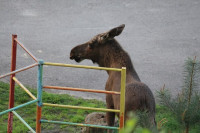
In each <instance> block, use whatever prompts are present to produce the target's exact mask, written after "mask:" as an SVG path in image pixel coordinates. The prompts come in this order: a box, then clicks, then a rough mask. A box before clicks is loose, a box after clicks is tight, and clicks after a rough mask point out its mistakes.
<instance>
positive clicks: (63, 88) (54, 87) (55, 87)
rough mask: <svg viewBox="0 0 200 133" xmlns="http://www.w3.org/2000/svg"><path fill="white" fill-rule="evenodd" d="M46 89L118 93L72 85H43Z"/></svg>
mask: <svg viewBox="0 0 200 133" xmlns="http://www.w3.org/2000/svg"><path fill="white" fill-rule="evenodd" d="M43 88H46V89H59V90H70V91H82V92H94V93H106V94H118V95H119V94H120V92H116V91H104V90H92V89H83V88H72V87H60V86H43Z"/></svg>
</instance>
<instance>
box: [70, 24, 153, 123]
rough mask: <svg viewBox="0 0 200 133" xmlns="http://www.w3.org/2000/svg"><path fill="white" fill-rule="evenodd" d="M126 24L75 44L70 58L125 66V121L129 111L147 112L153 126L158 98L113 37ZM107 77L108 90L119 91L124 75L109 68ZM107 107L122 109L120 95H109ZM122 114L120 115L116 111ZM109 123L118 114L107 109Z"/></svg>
mask: <svg viewBox="0 0 200 133" xmlns="http://www.w3.org/2000/svg"><path fill="white" fill-rule="evenodd" d="M124 27H125V25H124V24H122V25H120V26H118V27H115V28H113V29H111V30H109V31H108V32H105V33H101V34H98V35H96V36H94V37H93V38H92V39H91V40H90V41H88V42H86V43H84V44H80V45H78V46H76V47H74V48H73V49H72V50H71V52H70V59H71V60H75V61H76V62H78V63H79V62H81V61H82V60H84V59H89V60H91V61H92V62H93V63H97V64H98V65H99V66H100V67H111V68H122V67H126V70H127V71H126V88H125V89H126V91H125V121H126V120H127V119H128V113H129V112H130V111H146V112H148V117H149V122H150V123H151V125H152V126H155V125H156V121H155V99H154V96H153V94H152V92H151V90H150V89H149V87H148V86H147V85H145V84H144V83H142V82H141V81H140V78H139V76H138V74H137V72H136V71H135V69H134V67H133V65H132V61H131V59H130V57H129V55H128V53H127V52H126V51H124V50H123V48H122V47H121V45H120V44H119V43H118V42H117V41H116V39H115V38H114V37H115V36H118V35H120V34H121V33H122V31H123V29H124ZM107 73H108V79H107V82H106V85H105V90H107V91H118V92H120V80H121V74H120V73H119V72H115V71H107ZM106 106H107V108H109V109H119V108H120V96H119V95H112V94H106ZM116 115H118V117H119V114H116ZM106 121H107V124H108V126H113V125H114V121H115V113H114V112H107V113H106Z"/></svg>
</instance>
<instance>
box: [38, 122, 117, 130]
mask: <svg viewBox="0 0 200 133" xmlns="http://www.w3.org/2000/svg"><path fill="white" fill-rule="evenodd" d="M41 123H52V124H64V125H72V126H84V127H94V128H105V129H112V130H118V129H119V127H110V126H101V125H92V124H82V123H72V122H63V121H50V120H41Z"/></svg>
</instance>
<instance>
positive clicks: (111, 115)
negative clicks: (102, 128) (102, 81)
mask: <svg viewBox="0 0 200 133" xmlns="http://www.w3.org/2000/svg"><path fill="white" fill-rule="evenodd" d="M106 106H107V108H108V109H114V104H113V99H112V95H110V94H107V95H106ZM106 122H107V124H108V126H114V122H115V113H114V112H106ZM108 133H112V130H108Z"/></svg>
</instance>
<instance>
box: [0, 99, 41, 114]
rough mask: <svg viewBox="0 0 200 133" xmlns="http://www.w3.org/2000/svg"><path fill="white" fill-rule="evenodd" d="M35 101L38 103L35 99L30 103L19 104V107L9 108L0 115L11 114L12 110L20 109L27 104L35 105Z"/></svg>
mask: <svg viewBox="0 0 200 133" xmlns="http://www.w3.org/2000/svg"><path fill="white" fill-rule="evenodd" d="M37 101H38V100H37V99H36V100H33V101H30V102H27V103H24V104H21V105H19V106H16V107H14V108H11V109H8V110H5V111H3V112H0V115H3V114H5V113H8V112H11V111H13V110H16V109H19V108H22V107H24V106H26V105H29V104H32V103H35V102H37Z"/></svg>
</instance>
